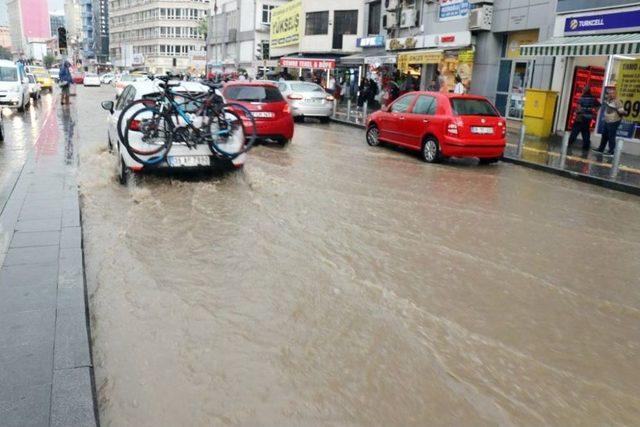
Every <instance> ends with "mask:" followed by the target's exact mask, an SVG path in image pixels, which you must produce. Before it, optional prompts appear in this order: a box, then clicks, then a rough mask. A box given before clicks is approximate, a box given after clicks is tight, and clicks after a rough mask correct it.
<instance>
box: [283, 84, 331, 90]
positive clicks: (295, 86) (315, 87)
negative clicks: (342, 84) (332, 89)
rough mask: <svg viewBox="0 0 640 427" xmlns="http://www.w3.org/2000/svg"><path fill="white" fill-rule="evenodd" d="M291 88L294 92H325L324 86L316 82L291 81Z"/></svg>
mask: <svg viewBox="0 0 640 427" xmlns="http://www.w3.org/2000/svg"><path fill="white" fill-rule="evenodd" d="M291 90H292V91H294V92H324V89H322V86H319V85H317V84H315V83H291Z"/></svg>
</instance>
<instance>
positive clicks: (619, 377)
mask: <svg viewBox="0 0 640 427" xmlns="http://www.w3.org/2000/svg"><path fill="white" fill-rule="evenodd" d="M78 92H79V94H78V98H79V102H80V106H79V111H78V122H79V123H81V124H82V126H79V127H78V128H77V132H76V133H77V141H82V143H81V145H80V148H79V149H80V157H81V187H82V188H81V189H82V201H83V221H84V231H83V233H84V244H85V250H86V253H85V256H86V260H87V267H88V271H87V275H88V282H89V287H90V298H91V314H92V335H93V351H94V361H95V364H96V379H97V385H98V388H99V400H100V413H101V417H102V420H103V422H104V424H105V425H114V426H115V425H150V426H151V425H203V426H204V425H207V426H208V425H218V424H241V425H385V426H389V425H510V424H515V425H544V424H553V425H575V424H577V425H587V424H588V425H613V424H627V425H634V424H637V423H638V422H640V404H639V403H640V357H639V356H640V355H639V354H638V352H639V348H640V328H638V325H639V324H640V323H639V322H640V293H639V291H638V286H637V285H638V277H640V264H639V263H638V262H637V260H638V259H639V258H640V243H638V242H640V223H639V222H638V220H637V219H638V217H639V214H640V204H638V202H637V199H635V198H633V197H631V196H627V195H623V194H617V193H614V192H610V191H606V190H603V189H600V188H597V187H592V186H588V185H585V184H582V183H578V182H574V181H569V180H564V179H562V178H559V177H555V176H551V175H547V174H543V173H539V172H535V171H531V170H527V169H522V168H519V167H517V166H514V165H509V164H500V165H494V166H488V167H478V166H476V165H475V164H473V162H462V163H460V164H447V165H425V164H423V163H421V162H420V161H418V159H417V157H416V156H414V155H411V154H410V153H406V152H401V151H398V150H392V149H389V148H386V147H380V148H371V147H368V146H366V144H365V143H364V138H363V135H362V132H361V131H359V130H357V129H351V128H346V127H341V126H338V125H329V126H322V125H302V126H298V127H297V128H296V136H295V138H294V140H293V141H292V143H291V144H290V145H289V146H288V147H287V148H285V149H281V148H273V147H258V148H257V149H255V150H253V151H252V152H251V153H250V158H249V161H248V163H247V165H246V167H245V170H244V171H240V172H238V173H232V174H228V175H222V176H214V177H209V178H200V179H195V180H185V179H180V178H172V177H166V176H164V177H156V176H150V177H144V178H141V179H138V180H137V182H136V183H135V185H133V186H131V187H129V188H123V187H120V186H118V185H117V184H116V182H115V172H114V170H115V166H114V161H113V158H112V157H111V156H110V154H109V153H108V152H107V151H106V137H105V135H106V122H105V121H102V120H96V119H91V118H93V117H95V115H94V114H93V112H94V109H97V108H98V107H97V106H98V105H99V101H100V100H102V99H107V97H108V96H107V94H108V93H109V92H108V89H102V90H101V92H100V93H101V94H104V95H103V96H102V98H100V97H95V98H89V97H88V96H85V95H86V93H87V91H86V90H84V91H83V88H79V91H78ZM83 103H84V104H83Z"/></svg>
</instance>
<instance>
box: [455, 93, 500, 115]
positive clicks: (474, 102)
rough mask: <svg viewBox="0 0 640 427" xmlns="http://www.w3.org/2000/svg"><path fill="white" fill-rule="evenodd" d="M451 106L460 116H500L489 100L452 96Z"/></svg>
mask: <svg viewBox="0 0 640 427" xmlns="http://www.w3.org/2000/svg"><path fill="white" fill-rule="evenodd" d="M451 108H453V112H454V113H455V114H456V115H458V116H492V117H496V116H498V115H499V114H498V112H497V111H496V109H495V108H493V105H491V103H489V101H485V100H484V99H472V98H451Z"/></svg>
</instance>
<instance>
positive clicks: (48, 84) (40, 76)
mask: <svg viewBox="0 0 640 427" xmlns="http://www.w3.org/2000/svg"><path fill="white" fill-rule="evenodd" d="M29 72H30V73H31V74H33V75H34V76H35V77H36V81H37V82H38V83H40V86H41V87H42V89H48V90H52V89H53V79H52V78H51V75H50V74H49V72H48V71H47V70H46V68H44V67H34V66H29Z"/></svg>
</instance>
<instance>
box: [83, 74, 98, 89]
mask: <svg viewBox="0 0 640 427" xmlns="http://www.w3.org/2000/svg"><path fill="white" fill-rule="evenodd" d="M82 84H83V85H84V86H85V87H86V86H100V77H99V76H98V75H97V74H96V73H84V78H83V79H82Z"/></svg>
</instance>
